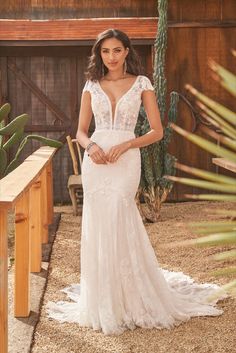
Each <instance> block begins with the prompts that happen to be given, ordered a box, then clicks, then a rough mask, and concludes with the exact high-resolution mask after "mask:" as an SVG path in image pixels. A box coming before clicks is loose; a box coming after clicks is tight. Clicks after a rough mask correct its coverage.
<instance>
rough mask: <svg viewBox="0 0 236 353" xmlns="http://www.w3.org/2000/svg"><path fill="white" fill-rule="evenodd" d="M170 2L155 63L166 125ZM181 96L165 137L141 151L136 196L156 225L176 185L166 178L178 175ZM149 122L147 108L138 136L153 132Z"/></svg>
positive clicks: (162, 3)
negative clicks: (175, 135)
mask: <svg viewBox="0 0 236 353" xmlns="http://www.w3.org/2000/svg"><path fill="white" fill-rule="evenodd" d="M167 7H168V1H167V0H159V1H158V13H159V23H158V32H157V37H156V40H155V62H154V73H153V78H154V89H155V93H156V97H157V103H158V106H159V110H160V116H161V120H162V123H164V118H165V112H166V89H167V88H166V78H165V73H164V69H165V53H166V47H167ZM178 101H179V95H178V94H177V93H176V92H171V94H170V108H169V111H168V123H167V126H166V127H165V128H164V137H163V139H162V140H161V141H158V142H156V143H153V144H151V145H149V146H147V147H143V148H142V149H141V160H142V167H141V181H140V185H139V189H138V192H137V195H136V200H137V204H138V207H139V210H140V213H141V215H142V218H143V220H144V221H146V220H148V221H151V222H155V221H157V220H158V218H159V216H160V209H161V205H162V203H163V202H164V201H165V200H166V198H167V196H168V194H169V192H170V191H171V189H172V185H173V182H172V181H170V180H167V179H165V178H163V176H164V175H166V174H168V175H173V174H175V167H174V163H175V158H174V157H173V156H171V155H170V154H169V153H168V152H167V148H168V144H169V142H170V139H171V134H172V128H171V123H172V122H175V121H176V119H177V104H178ZM149 129H150V127H149V123H148V119H147V117H146V113H145V111H144V109H143V108H141V110H140V116H139V120H138V123H137V126H136V129H135V134H136V135H137V136H141V135H143V134H145V133H147V132H148V131H149ZM140 196H143V198H144V201H145V202H146V204H147V206H148V210H149V212H148V213H149V215H147V214H145V213H144V210H143V209H142V207H141V205H140Z"/></svg>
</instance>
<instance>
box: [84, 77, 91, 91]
mask: <svg viewBox="0 0 236 353" xmlns="http://www.w3.org/2000/svg"><path fill="white" fill-rule="evenodd" d="M91 87H92V82H91V81H90V80H88V81H86V82H85V85H84V88H83V90H82V92H86V91H87V92H91Z"/></svg>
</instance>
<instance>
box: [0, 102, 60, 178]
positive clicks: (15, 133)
mask: <svg viewBox="0 0 236 353" xmlns="http://www.w3.org/2000/svg"><path fill="white" fill-rule="evenodd" d="M10 110H11V106H10V104H9V103H6V104H4V105H3V106H2V107H1V108H0V179H1V178H2V177H4V176H5V175H7V174H8V173H10V172H11V171H12V170H13V169H15V168H16V167H17V164H18V160H19V156H20V154H21V152H22V150H23V148H24V147H25V145H26V143H27V142H28V141H29V140H30V139H35V140H38V141H40V142H42V143H43V144H44V145H47V146H51V147H56V148H59V147H61V146H62V143H61V142H60V141H56V140H52V139H49V138H46V137H43V136H38V135H27V136H25V137H24V138H23V134H24V126H25V124H26V123H27V121H28V120H29V115H28V114H22V115H20V116H17V117H16V118H15V119H13V120H12V121H11V122H10V123H8V124H7V125H5V119H6V118H7V116H8V114H9V113H10ZM5 136H8V137H9V136H10V137H9V138H8V140H7V141H6V142H4V137H5ZM17 143H20V145H19V147H18V150H17V152H16V154H15V156H14V158H13V160H11V161H8V158H7V151H8V150H9V148H10V147H12V146H13V145H14V144H17Z"/></svg>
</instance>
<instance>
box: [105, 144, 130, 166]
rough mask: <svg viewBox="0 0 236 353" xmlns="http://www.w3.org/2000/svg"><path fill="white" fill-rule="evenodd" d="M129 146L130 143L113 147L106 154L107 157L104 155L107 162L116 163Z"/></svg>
mask: <svg viewBox="0 0 236 353" xmlns="http://www.w3.org/2000/svg"><path fill="white" fill-rule="evenodd" d="M130 146H131V143H130V142H129V141H127V142H123V143H121V144H119V145H116V146H113V147H112V148H111V149H110V150H109V151H108V152H107V155H106V157H107V161H108V162H110V163H114V162H116V161H117V160H118V159H119V157H120V156H121V155H122V154H123V153H125V152H126V151H128V149H129V148H130Z"/></svg>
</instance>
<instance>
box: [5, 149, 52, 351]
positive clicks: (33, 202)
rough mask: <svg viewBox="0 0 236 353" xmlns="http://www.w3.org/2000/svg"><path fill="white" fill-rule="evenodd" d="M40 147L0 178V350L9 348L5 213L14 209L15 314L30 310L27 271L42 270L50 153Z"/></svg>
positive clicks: (48, 215)
mask: <svg viewBox="0 0 236 353" xmlns="http://www.w3.org/2000/svg"><path fill="white" fill-rule="evenodd" d="M55 152H56V148H52V147H47V146H44V147H41V148H39V149H38V150H37V151H35V152H34V153H33V154H31V155H30V156H29V157H28V158H26V159H25V160H24V162H23V163H22V164H21V165H20V166H19V167H17V168H16V169H15V170H14V171H12V172H11V173H10V174H8V175H7V176H6V177H5V178H3V179H2V180H0V353H6V352H7V351H8V231H7V214H8V210H9V209H12V210H14V213H15V284H14V285H15V287H14V316H15V317H27V316H29V314H30V272H40V271H41V259H42V243H47V242H48V225H49V224H51V223H52V221H53V188H52V157H53V155H54V153H55Z"/></svg>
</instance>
